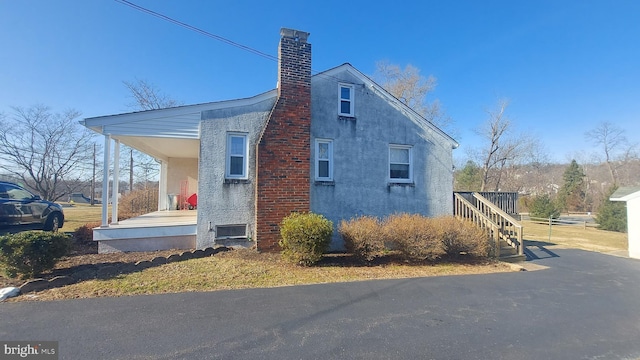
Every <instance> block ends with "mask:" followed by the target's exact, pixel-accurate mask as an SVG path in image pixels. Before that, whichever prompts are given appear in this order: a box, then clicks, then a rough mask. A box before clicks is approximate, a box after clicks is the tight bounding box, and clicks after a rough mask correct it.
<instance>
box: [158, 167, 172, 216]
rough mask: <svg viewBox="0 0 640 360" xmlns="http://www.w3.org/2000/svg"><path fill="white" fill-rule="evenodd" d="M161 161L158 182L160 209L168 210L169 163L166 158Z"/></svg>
mask: <svg viewBox="0 0 640 360" xmlns="http://www.w3.org/2000/svg"><path fill="white" fill-rule="evenodd" d="M159 161H160V181H159V184H158V210H167V209H168V207H169V204H168V203H167V172H168V164H167V162H166V161H164V160H159Z"/></svg>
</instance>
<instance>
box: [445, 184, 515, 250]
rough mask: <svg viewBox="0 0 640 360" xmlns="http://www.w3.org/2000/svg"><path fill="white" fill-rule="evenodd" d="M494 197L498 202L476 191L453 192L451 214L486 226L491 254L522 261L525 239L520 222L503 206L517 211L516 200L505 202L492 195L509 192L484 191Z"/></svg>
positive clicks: (501, 198)
mask: <svg viewBox="0 0 640 360" xmlns="http://www.w3.org/2000/svg"><path fill="white" fill-rule="evenodd" d="M484 194H485V195H487V196H490V197H494V198H495V199H494V201H495V200H499V201H496V202H497V203H498V204H500V205H497V204H495V203H494V202H492V201H490V200H488V199H487V198H486V197H485V196H483V195H481V194H480V193H477V192H454V193H453V214H454V216H456V217H459V218H462V219H466V220H469V221H471V222H473V223H474V224H476V225H477V226H479V227H481V228H482V229H486V230H487V232H488V233H489V236H491V239H492V241H493V254H494V255H496V256H497V257H499V258H500V260H502V261H508V262H518V261H524V260H525V255H524V242H523V240H522V225H521V224H520V223H519V222H518V221H517V220H516V219H515V218H514V217H513V216H512V215H510V214H508V213H507V212H506V211H505V210H503V208H505V209H507V210H510V212H512V213H516V212H517V211H516V206H515V201H517V194H516V196H515V201H514V200H513V199H511V200H509V201H505V196H496V195H495V194H499V195H500V194H512V193H494V194H491V193H484Z"/></svg>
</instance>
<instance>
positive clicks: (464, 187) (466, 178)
mask: <svg viewBox="0 0 640 360" xmlns="http://www.w3.org/2000/svg"><path fill="white" fill-rule="evenodd" d="M481 185H482V173H481V169H480V168H479V167H478V166H477V165H476V164H475V163H474V162H473V161H471V160H469V161H467V163H466V164H465V166H464V168H462V170H460V171H459V172H458V173H457V174H456V181H455V189H456V191H480V186H481Z"/></svg>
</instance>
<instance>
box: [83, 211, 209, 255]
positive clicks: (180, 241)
mask: <svg viewBox="0 0 640 360" xmlns="http://www.w3.org/2000/svg"><path fill="white" fill-rule="evenodd" d="M197 218H198V211H197V210H184V211H156V212H152V213H149V214H144V215H141V216H138V217H135V218H131V219H126V220H122V221H120V222H119V223H118V224H110V225H109V226H108V227H97V228H95V229H93V240H94V241H97V242H98V252H99V253H110V252H120V251H124V252H128V251H155V250H168V249H194V248H195V246H196V228H197V226H196V224H197Z"/></svg>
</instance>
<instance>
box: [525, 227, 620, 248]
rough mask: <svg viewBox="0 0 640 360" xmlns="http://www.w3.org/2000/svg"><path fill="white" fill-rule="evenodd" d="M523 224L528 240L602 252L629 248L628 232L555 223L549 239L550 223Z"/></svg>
mask: <svg viewBox="0 0 640 360" xmlns="http://www.w3.org/2000/svg"><path fill="white" fill-rule="evenodd" d="M522 226H523V227H524V238H525V239H526V240H534V241H543V242H550V243H552V244H555V245H557V246H560V247H564V248H574V249H583V250H590V251H600V252H614V251H620V250H627V234H626V233H619V232H615V231H606V230H599V229H596V228H593V227H587V228H586V229H584V228H583V227H582V226H581V225H578V226H575V225H553V227H552V229H551V240H549V224H541V223H536V222H533V221H523V222H522Z"/></svg>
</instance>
